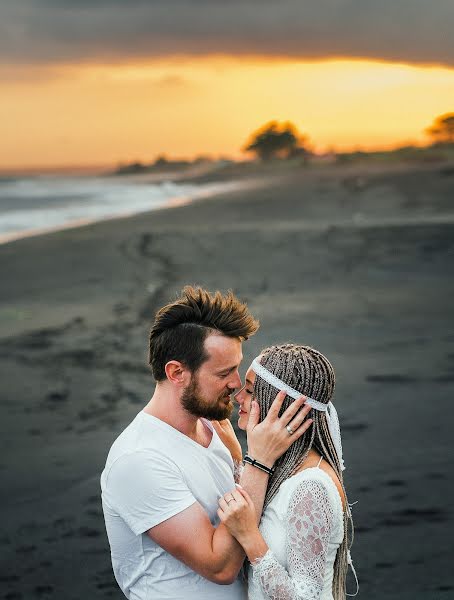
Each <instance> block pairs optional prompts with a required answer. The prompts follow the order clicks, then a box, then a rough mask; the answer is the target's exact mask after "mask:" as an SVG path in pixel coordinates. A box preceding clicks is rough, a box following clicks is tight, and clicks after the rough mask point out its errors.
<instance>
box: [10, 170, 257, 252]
mask: <svg viewBox="0 0 454 600" xmlns="http://www.w3.org/2000/svg"><path fill="white" fill-rule="evenodd" d="M170 183H174V182H170ZM176 183H178V181H177V182H176ZM192 185H193V184H192ZM197 185H199V189H198V190H194V191H193V192H191V193H188V194H185V195H180V196H174V197H170V198H167V199H165V200H163V203H162V204H160V205H158V206H156V207H155V208H147V209H143V210H131V211H124V212H121V213H119V214H110V215H109V214H106V215H104V216H100V217H99V218H96V217H95V218H87V219H74V220H71V221H68V222H62V223H61V224H59V225H55V226H52V227H44V228H36V229H28V230H23V231H13V232H12V233H0V245H4V244H9V243H11V242H14V241H17V240H21V239H26V238H31V237H38V236H42V235H47V234H51V233H56V232H58V231H64V230H67V229H78V228H80V227H85V226H87V225H93V224H95V223H103V222H104V221H106V222H107V221H112V220H121V219H127V218H129V217H133V216H135V215H141V214H148V213H154V212H156V211H159V210H168V209H171V208H175V207H178V206H184V205H186V204H190V203H191V202H195V201H197V200H204V199H209V198H215V197H217V196H222V195H224V194H229V193H232V192H239V191H247V190H250V189H253V188H256V187H260V185H263V183H262V182H260V181H259V180H258V179H253V178H250V179H246V180H238V181H222V180H221V181H218V182H210V183H201V184H197Z"/></svg>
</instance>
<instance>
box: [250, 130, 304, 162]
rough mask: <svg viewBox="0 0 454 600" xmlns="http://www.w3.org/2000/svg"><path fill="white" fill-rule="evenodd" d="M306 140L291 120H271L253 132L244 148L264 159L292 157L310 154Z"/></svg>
mask: <svg viewBox="0 0 454 600" xmlns="http://www.w3.org/2000/svg"><path fill="white" fill-rule="evenodd" d="M306 142H307V137H306V136H303V135H301V134H300V133H299V132H298V130H297V128H296V127H295V125H293V123H290V121H286V122H284V123H279V122H278V121H269V122H268V123H265V125H263V126H262V127H260V128H259V129H257V130H256V131H254V132H253V133H252V134H251V136H250V138H249V141H248V142H247V144H246V145H245V146H244V148H243V150H244V151H245V152H252V153H254V154H255V155H256V156H257V158H259V159H260V160H262V161H267V160H271V159H272V158H291V157H292V156H299V155H303V156H304V155H306V154H308V152H309V151H308V149H307V147H306V146H305V144H306Z"/></svg>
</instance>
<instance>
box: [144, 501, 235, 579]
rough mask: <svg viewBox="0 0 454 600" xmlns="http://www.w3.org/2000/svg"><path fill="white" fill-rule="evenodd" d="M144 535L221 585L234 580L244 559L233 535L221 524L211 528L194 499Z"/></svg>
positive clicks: (191, 567) (200, 573)
mask: <svg viewBox="0 0 454 600" xmlns="http://www.w3.org/2000/svg"><path fill="white" fill-rule="evenodd" d="M147 534H148V535H149V536H150V538H151V539H152V540H153V541H154V542H156V543H157V544H158V545H159V546H161V548H164V550H166V552H169V554H171V555H172V556H174V557H175V558H177V559H178V560H180V561H181V562H183V563H185V565H187V566H188V567H189V568H190V569H192V570H193V571H195V572H196V573H198V574H199V575H202V577H205V578H206V579H209V580H210V581H213V582H214V583H218V584H221V585H226V584H229V583H233V582H234V581H235V578H236V576H237V575H238V572H239V570H240V568H241V565H242V564H243V561H244V557H245V554H244V552H243V549H242V547H241V546H240V545H239V544H238V542H237V541H236V540H235V538H234V537H232V536H231V535H230V533H229V532H228V531H227V529H226V527H225V526H224V525H219V526H218V527H217V528H214V527H213V526H212V524H211V522H210V519H209V518H208V515H207V513H206V512H205V510H204V509H203V508H202V506H201V505H200V504H199V503H198V502H195V503H194V504H193V505H192V506H190V507H189V508H187V509H186V510H183V511H182V512H180V513H178V514H177V515H175V516H174V517H172V518H171V519H168V520H167V521H164V522H163V523H159V525H156V526H155V527H152V528H151V529H149V530H148V532H147Z"/></svg>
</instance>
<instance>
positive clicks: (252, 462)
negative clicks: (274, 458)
mask: <svg viewBox="0 0 454 600" xmlns="http://www.w3.org/2000/svg"><path fill="white" fill-rule="evenodd" d="M243 462H244V463H248V464H249V465H251V466H253V467H257V469H260V470H261V471H265V473H268V475H272V474H273V473H274V470H275V469H274V467H271V468H270V467H267V466H266V465H264V464H262V463H261V462H258V460H255V458H252V457H251V456H249V455H248V454H246V456H245V457H244V458H243Z"/></svg>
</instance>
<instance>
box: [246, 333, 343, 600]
mask: <svg viewBox="0 0 454 600" xmlns="http://www.w3.org/2000/svg"><path fill="white" fill-rule="evenodd" d="M260 363H261V364H262V365H263V366H264V367H265V368H266V369H268V371H271V373H273V374H274V375H276V377H279V379H281V380H282V381H284V382H285V383H287V384H288V385H290V386H291V387H293V388H295V389H297V390H299V391H301V393H302V394H304V395H306V396H309V397H310V398H313V399H314V400H318V401H319V402H323V403H324V404H328V402H329V401H330V400H331V398H332V396H333V393H334V387H335V375H334V370H333V367H332V366H331V363H330V362H329V361H328V359H327V358H326V357H325V356H323V354H321V353H320V352H318V351H317V350H314V349H313V348H310V347H309V346H297V345H295V344H283V345H280V346H271V347H269V348H266V349H265V350H264V351H263V352H262V353H261V355H260ZM278 392H279V390H278V389H276V388H275V387H274V386H272V385H271V384H269V383H267V382H266V381H264V380H263V379H262V378H261V377H259V376H257V377H256V378H255V383H254V396H255V398H256V399H257V401H258V403H259V407H260V420H263V419H264V418H265V417H266V415H267V413H268V410H269V408H270V406H271V404H272V403H273V400H274V399H275V397H276V394H277V393H278ZM291 402H293V399H292V398H290V397H289V396H287V397H286V398H285V400H284V402H283V405H282V409H281V412H280V415H281V414H282V413H283V412H284V411H285V410H286V409H287V408H288V407H289V406H290V404H291ZM308 417H310V418H311V419H312V420H313V424H312V427H310V428H309V429H308V431H306V432H305V433H304V434H303V435H302V436H301V437H300V438H299V439H298V440H296V441H295V442H294V443H293V444H292V445H291V446H290V448H289V449H288V450H287V451H286V452H285V453H284V454H283V455H282V456H281V457H280V458H279V459H278V460H277V461H276V463H275V472H274V474H273V475H272V476H271V477H270V479H269V481H268V487H267V491H266V496H265V502H264V508H266V507H267V506H268V504H269V503H270V502H271V500H272V499H273V498H274V496H275V495H276V494H277V492H278V490H279V488H280V486H281V484H282V483H283V482H284V481H285V480H286V479H288V478H289V477H291V476H292V475H293V474H294V473H295V472H296V471H297V469H298V467H300V466H301V464H302V463H303V461H304V460H305V459H306V457H307V455H308V454H309V451H310V449H311V448H314V449H316V450H317V451H318V452H319V454H320V455H321V456H322V457H323V458H324V459H325V460H326V461H327V462H328V464H329V465H331V467H332V468H333V469H334V471H335V472H336V474H337V476H338V478H339V481H340V483H341V486H342V490H343V492H344V495H345V498H346V502H347V504H346V506H347V508H346V510H344V538H343V540H342V544H341V545H340V547H339V549H338V551H337V555H336V560H335V563H334V577H333V597H334V600H343V599H344V598H345V586H346V576H347V569H348V561H347V557H348V551H349V549H350V547H351V544H352V541H353V522H352V518H351V513H350V509H349V506H348V501H347V493H346V491H345V487H344V482H343V477H342V469H341V465H340V463H339V458H338V456H337V452H336V448H335V446H334V443H333V440H332V438H331V434H330V432H329V428H328V422H327V419H326V414H325V413H324V412H322V411H318V410H314V409H312V410H311V412H310V413H309V415H308Z"/></svg>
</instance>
